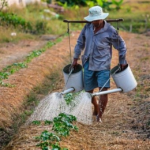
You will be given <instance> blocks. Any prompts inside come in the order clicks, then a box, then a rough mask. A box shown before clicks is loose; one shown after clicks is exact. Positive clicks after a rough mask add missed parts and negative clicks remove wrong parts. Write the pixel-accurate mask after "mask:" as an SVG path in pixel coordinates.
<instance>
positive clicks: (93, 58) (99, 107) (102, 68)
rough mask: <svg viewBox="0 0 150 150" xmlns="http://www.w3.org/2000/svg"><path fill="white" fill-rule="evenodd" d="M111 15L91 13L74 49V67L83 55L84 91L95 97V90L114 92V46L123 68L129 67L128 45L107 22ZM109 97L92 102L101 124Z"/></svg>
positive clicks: (96, 10) (94, 10)
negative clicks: (111, 68) (111, 83)
mask: <svg viewBox="0 0 150 150" xmlns="http://www.w3.org/2000/svg"><path fill="white" fill-rule="evenodd" d="M108 15H109V13H103V10H102V8H101V7H99V6H94V7H92V8H90V9H89V15H88V16H87V17H85V18H84V19H85V20H87V21H88V22H90V23H87V24H86V25H85V26H84V28H83V29H82V31H81V33H80V35H79V38H78V40H77V44H76V46H75V49H74V58H73V64H72V65H73V67H76V65H77V61H78V59H79V56H80V54H81V52H82V51H83V50H84V53H83V55H82V65H83V67H84V89H85V91H86V92H89V93H93V91H94V89H95V88H97V87H99V90H101V91H106V90H107V89H108V88H110V80H109V78H110V64H111V58H112V46H113V47H114V48H115V49H117V50H118V51H119V64H120V68H121V69H124V68H125V67H126V66H127V62H126V51H127V50H126V45H125V42H124V40H123V39H122V38H121V37H120V36H119V35H118V33H117V30H116V29H115V28H114V27H113V26H111V25H110V24H109V23H107V21H106V20H104V19H105V18H106V17H107V16H108ZM107 101H108V95H107V94H106V95H101V96H100V97H99V101H98V103H97V100H96V98H95V97H93V98H92V103H93V105H94V112H93V115H95V116H96V119H97V121H100V122H101V119H102V114H103V113H104V110H105V108H106V105H107Z"/></svg>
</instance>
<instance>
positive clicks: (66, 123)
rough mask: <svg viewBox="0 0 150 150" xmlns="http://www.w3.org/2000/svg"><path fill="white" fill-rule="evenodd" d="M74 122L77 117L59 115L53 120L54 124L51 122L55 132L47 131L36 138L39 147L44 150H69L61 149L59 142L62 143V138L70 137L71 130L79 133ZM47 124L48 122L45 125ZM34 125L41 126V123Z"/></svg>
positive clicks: (35, 122)
mask: <svg viewBox="0 0 150 150" xmlns="http://www.w3.org/2000/svg"><path fill="white" fill-rule="evenodd" d="M74 121H76V117H75V116H72V115H68V114H65V113H61V114H59V115H58V116H57V117H55V118H54V119H53V122H50V124H51V123H52V126H53V127H52V131H53V132H49V131H47V130H45V131H43V132H42V133H41V135H40V136H37V137H36V140H37V141H39V143H38V144H37V146H38V147H40V148H41V149H42V150H48V149H49V148H51V149H52V150H68V149H67V148H61V147H60V145H59V141H61V137H63V136H65V137H66V136H69V134H70V131H71V130H74V131H78V128H77V127H76V126H74V125H73V124H72V123H73V122H74ZM47 122H48V121H47V120H46V121H45V124H46V123H47ZM33 123H34V124H37V125H39V121H34V122H33Z"/></svg>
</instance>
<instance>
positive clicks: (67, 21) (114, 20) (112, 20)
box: [63, 19, 123, 23]
mask: <svg viewBox="0 0 150 150" xmlns="http://www.w3.org/2000/svg"><path fill="white" fill-rule="evenodd" d="M106 21H107V22H120V21H123V19H109V20H106ZM63 22H66V23H90V22H88V21H70V20H64V21H63Z"/></svg>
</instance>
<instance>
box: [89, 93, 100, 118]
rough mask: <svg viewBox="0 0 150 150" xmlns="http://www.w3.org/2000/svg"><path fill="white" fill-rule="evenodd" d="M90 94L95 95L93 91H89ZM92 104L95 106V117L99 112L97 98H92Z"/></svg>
mask: <svg viewBox="0 0 150 150" xmlns="http://www.w3.org/2000/svg"><path fill="white" fill-rule="evenodd" d="M87 92H89V93H93V90H91V91H87ZM92 104H93V105H94V112H93V115H97V114H98V112H99V104H98V103H97V100H96V97H95V96H94V97H92Z"/></svg>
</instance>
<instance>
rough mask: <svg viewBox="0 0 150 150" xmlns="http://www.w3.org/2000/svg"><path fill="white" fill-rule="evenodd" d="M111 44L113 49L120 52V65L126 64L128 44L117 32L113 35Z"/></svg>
mask: <svg viewBox="0 0 150 150" xmlns="http://www.w3.org/2000/svg"><path fill="white" fill-rule="evenodd" d="M111 42H112V45H113V47H114V48H115V49H117V50H118V51H119V63H120V64H126V63H127V61H126V52H127V49H126V44H125V42H124V40H123V39H122V38H121V37H120V35H119V34H118V32H117V31H116V30H114V32H113V33H112V37H111Z"/></svg>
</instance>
